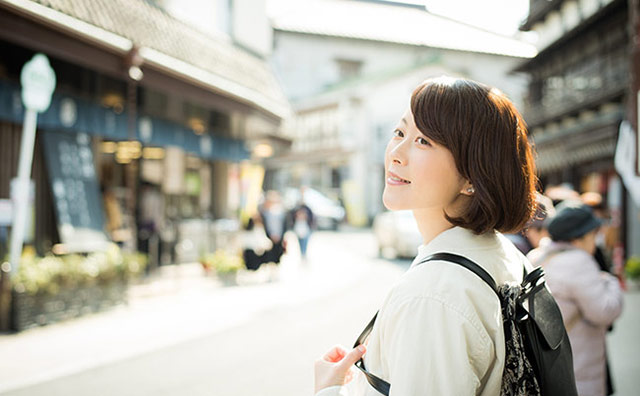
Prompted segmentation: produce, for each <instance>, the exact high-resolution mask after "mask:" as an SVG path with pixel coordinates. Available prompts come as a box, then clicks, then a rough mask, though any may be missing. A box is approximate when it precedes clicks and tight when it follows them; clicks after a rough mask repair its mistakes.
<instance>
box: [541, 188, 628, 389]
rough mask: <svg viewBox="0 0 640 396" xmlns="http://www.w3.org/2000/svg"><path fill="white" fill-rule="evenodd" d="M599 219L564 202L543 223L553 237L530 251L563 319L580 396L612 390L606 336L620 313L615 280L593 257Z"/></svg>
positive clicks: (582, 206)
mask: <svg viewBox="0 0 640 396" xmlns="http://www.w3.org/2000/svg"><path fill="white" fill-rule="evenodd" d="M600 224H601V221H600V220H599V219H598V218H597V217H596V216H595V215H594V214H593V211H592V210H591V209H590V208H589V207H588V206H587V205H585V204H583V203H582V202H580V201H565V202H563V203H562V204H560V205H559V206H558V208H557V213H556V216H555V217H553V218H552V219H551V220H550V221H549V224H548V230H549V234H550V236H551V239H552V241H553V242H552V243H550V244H548V245H546V246H544V247H541V248H540V250H541V251H538V252H535V251H532V253H534V252H535V256H536V257H537V258H536V259H535V261H533V260H532V262H533V264H534V265H538V266H542V267H544V270H545V273H546V283H547V285H548V286H549V289H550V290H551V293H552V294H553V296H554V297H555V298H556V300H557V302H558V305H559V306H560V310H561V312H562V317H563V318H564V324H565V327H566V329H567V332H568V334H569V340H570V341H571V348H572V350H573V364H574V371H575V376H576V382H577V386H578V392H579V395H580V396H604V395H608V394H612V389H607V382H608V377H607V376H608V370H607V358H606V342H605V341H606V340H605V336H606V333H607V328H608V327H609V326H611V324H612V323H613V321H614V320H615V319H616V318H617V317H618V316H620V313H621V312H622V300H623V298H622V297H623V296H622V289H621V288H620V283H619V282H618V279H617V278H615V277H614V276H613V275H611V274H609V273H607V272H604V271H602V270H601V269H600V267H599V266H598V263H597V262H596V260H595V259H594V258H593V253H594V252H595V248H596V234H597V232H598V228H599V227H600ZM531 256H533V255H532V254H531V253H530V255H529V257H531ZM609 379H610V378H609Z"/></svg>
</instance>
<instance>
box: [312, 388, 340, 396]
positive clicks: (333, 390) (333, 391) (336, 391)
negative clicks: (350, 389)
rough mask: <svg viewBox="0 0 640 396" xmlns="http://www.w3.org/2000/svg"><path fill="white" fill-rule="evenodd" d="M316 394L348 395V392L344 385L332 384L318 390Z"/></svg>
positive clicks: (318, 395)
mask: <svg viewBox="0 0 640 396" xmlns="http://www.w3.org/2000/svg"><path fill="white" fill-rule="evenodd" d="M315 396H347V393H346V389H344V387H342V386H330V387H328V388H324V389H322V390H320V391H318V393H316V395H315Z"/></svg>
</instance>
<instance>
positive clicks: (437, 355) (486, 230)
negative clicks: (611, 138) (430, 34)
mask: <svg viewBox="0 0 640 396" xmlns="http://www.w3.org/2000/svg"><path fill="white" fill-rule="evenodd" d="M385 168H386V185H385V189H384V194H383V201H384V204H385V206H386V207H387V208H388V209H390V210H402V209H411V210H413V214H414V216H415V218H416V220H417V222H418V227H419V229H420V233H421V234H422V238H423V242H424V244H423V245H422V246H420V247H419V250H418V255H417V257H416V258H415V260H414V262H413V264H412V266H411V268H410V269H409V270H408V271H407V272H406V273H405V274H404V275H403V276H402V277H401V279H400V280H399V281H398V282H397V283H396V284H395V285H394V287H393V288H392V290H391V291H390V292H389V294H388V296H387V297H386V299H385V301H384V303H383V305H382V307H381V309H380V312H379V314H378V318H377V320H376V323H375V325H374V327H373V330H372V332H371V334H370V336H369V338H368V341H367V343H366V347H365V346H360V347H358V348H354V349H353V350H345V349H344V348H342V347H339V346H336V347H334V348H332V349H331V350H330V351H329V352H327V353H326V354H325V355H324V356H323V357H322V358H320V359H319V360H318V361H317V362H316V365H315V390H316V394H317V396H334V395H344V394H349V395H351V396H361V395H371V396H373V395H376V396H377V395H379V393H378V392H377V391H376V390H374V389H373V388H372V387H371V386H370V385H369V384H368V383H367V381H366V379H365V377H364V375H362V374H361V373H360V372H359V371H357V370H355V369H354V368H353V364H354V363H355V362H356V361H358V360H359V359H360V358H361V357H362V356H363V354H364V353H365V351H366V354H364V363H365V366H366V368H367V370H368V371H369V372H370V373H372V374H374V375H375V376H377V377H379V378H382V379H384V380H385V381H387V382H389V383H390V384H391V390H390V395H392V396H414V395H415V396H417V395H430V396H438V395H442V396H452V395H456V396H458V395H499V394H500V386H501V381H502V372H503V367H504V360H505V341H504V332H503V326H502V316H501V311H500V303H499V301H498V298H497V296H496V295H495V293H494V291H493V290H492V289H491V288H489V287H488V286H487V285H486V284H485V283H484V282H483V281H482V280H481V279H480V278H479V277H478V276H477V275H475V274H473V273H472V272H470V271H469V270H467V269H465V268H463V267H461V266H459V265H456V264H453V263H449V262H444V261H429V262H426V263H423V264H420V262H421V261H422V260H423V259H424V258H426V257H427V256H429V255H431V254H433V253H437V252H449V253H455V254H458V255H461V256H465V257H467V258H469V259H471V260H472V261H474V262H476V263H477V264H478V265H480V266H481V267H483V268H484V269H485V270H486V271H487V272H489V274H490V275H491V276H492V277H493V278H494V279H495V281H496V282H497V283H498V284H502V283H505V282H509V281H516V282H521V281H522V274H523V266H524V265H527V266H529V264H528V262H527V260H526V258H525V257H524V256H523V255H522V254H521V253H520V252H519V251H518V250H517V249H516V248H515V246H514V245H513V244H512V243H511V242H509V241H508V240H507V239H506V238H505V237H504V236H503V235H502V234H501V233H503V232H505V233H506V232H517V231H519V230H520V229H522V227H523V226H524V225H525V224H526V222H527V221H528V220H529V218H530V217H531V215H532V213H533V211H534V209H535V183H536V178H535V175H534V163H533V158H532V149H531V146H530V144H529V141H528V139H527V132H526V127H525V125H524V122H523V120H522V117H521V116H520V115H519V114H518V112H517V111H516V109H515V108H514V106H513V104H512V103H511V102H510V101H509V100H508V99H507V98H506V97H505V96H504V95H503V94H502V93H501V92H499V91H498V90H496V89H492V88H489V87H487V86H485V85H482V84H479V83H476V82H473V81H469V80H464V79H454V78H449V77H440V78H435V79H430V80H427V81H425V82H423V83H422V84H420V85H419V86H418V87H417V88H416V89H415V90H414V92H413V94H412V96H411V105H410V108H409V109H408V110H407V111H406V113H405V114H404V115H403V117H402V119H401V120H400V122H399V123H398V124H397V126H396V128H395V129H394V131H393V134H392V136H391V138H390V141H389V144H388V146H387V149H386V153H385ZM347 384H348V385H347Z"/></svg>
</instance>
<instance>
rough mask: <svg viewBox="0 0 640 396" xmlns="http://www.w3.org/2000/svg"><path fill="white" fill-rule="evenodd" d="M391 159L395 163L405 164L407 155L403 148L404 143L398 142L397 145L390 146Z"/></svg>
mask: <svg viewBox="0 0 640 396" xmlns="http://www.w3.org/2000/svg"><path fill="white" fill-rule="evenodd" d="M389 159H390V160H391V162H393V163H394V164H398V165H404V164H405V162H406V159H405V155H404V153H403V149H402V143H400V144H396V145H395V146H392V147H390V150H389Z"/></svg>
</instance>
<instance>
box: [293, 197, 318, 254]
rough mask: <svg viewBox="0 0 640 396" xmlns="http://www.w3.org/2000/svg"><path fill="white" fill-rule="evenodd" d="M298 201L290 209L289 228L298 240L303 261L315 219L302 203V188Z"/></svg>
mask: <svg viewBox="0 0 640 396" xmlns="http://www.w3.org/2000/svg"><path fill="white" fill-rule="evenodd" d="M300 193H301V195H300V200H299V201H298V204H297V205H296V206H295V207H294V208H293V209H291V212H290V215H289V216H290V224H291V225H290V228H291V229H292V230H293V232H294V234H296V237H297V238H298V243H299V244H300V256H301V258H302V260H303V261H306V259H307V246H308V244H309V238H310V237H311V233H312V231H313V229H314V228H315V221H314V220H315V219H314V217H313V211H312V210H311V208H309V206H308V205H307V204H305V203H304V188H302V189H301V190H300Z"/></svg>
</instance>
